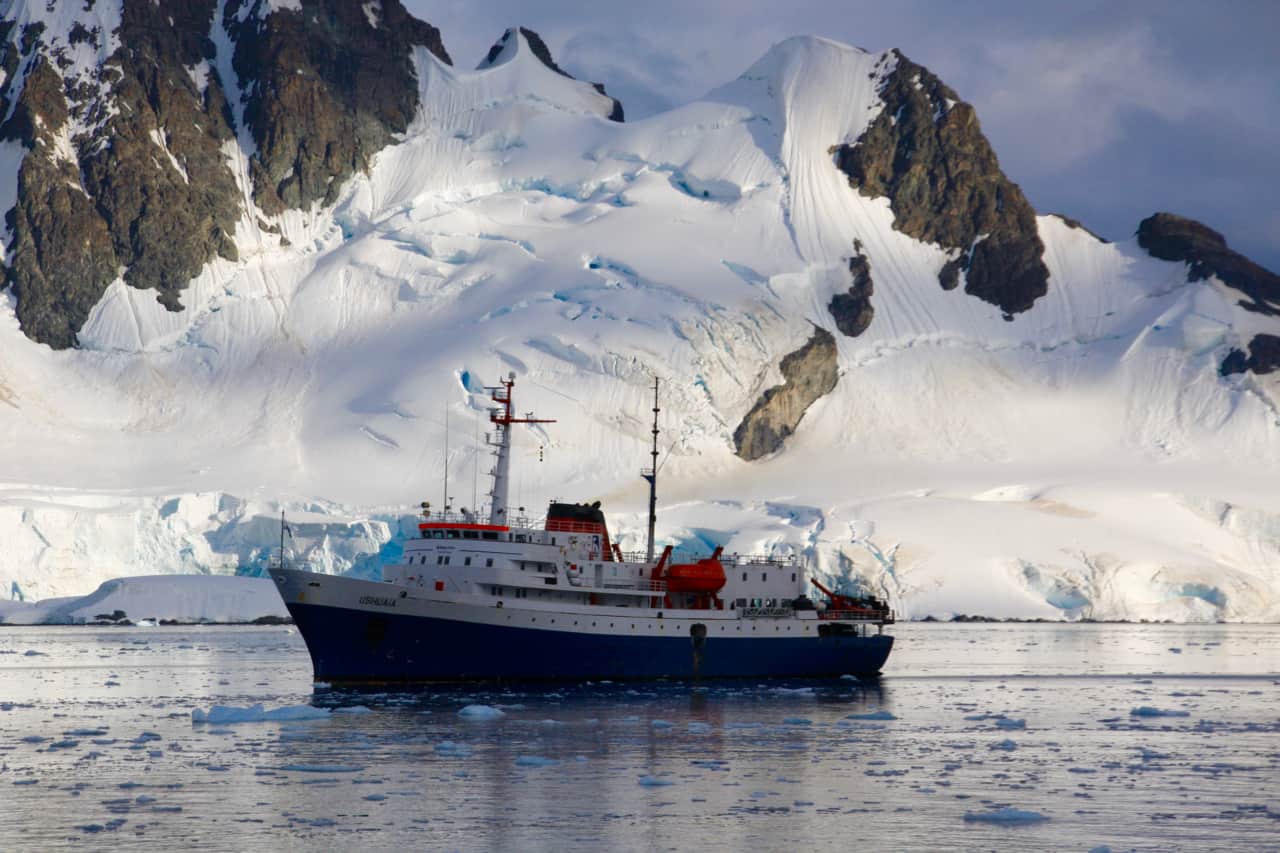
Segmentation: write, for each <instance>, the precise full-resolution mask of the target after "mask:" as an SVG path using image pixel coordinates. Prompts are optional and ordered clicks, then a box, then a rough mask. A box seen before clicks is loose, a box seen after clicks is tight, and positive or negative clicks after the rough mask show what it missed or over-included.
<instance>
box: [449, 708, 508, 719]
mask: <svg viewBox="0 0 1280 853" xmlns="http://www.w3.org/2000/svg"><path fill="white" fill-rule="evenodd" d="M458 716H459V717H466V718H467V719H468V720H496V719H498V717H505V716H506V712H505V711H502V710H499V709H498V708H495V707H493V706H492V705H467V706H466V707H465V708H463V709H462V710H460V711H458Z"/></svg>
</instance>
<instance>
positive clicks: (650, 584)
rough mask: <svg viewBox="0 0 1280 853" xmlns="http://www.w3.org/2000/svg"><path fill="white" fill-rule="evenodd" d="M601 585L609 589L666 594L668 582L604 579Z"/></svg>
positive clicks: (644, 579) (646, 579) (641, 579)
mask: <svg viewBox="0 0 1280 853" xmlns="http://www.w3.org/2000/svg"><path fill="white" fill-rule="evenodd" d="M601 585H602V586H605V587H607V588H609V589H638V590H642V591H644V592H656V593H665V592H666V591H667V582H666V581H655V580H650V579H648V578H640V579H639V580H637V579H636V578H604V579H602V580H601Z"/></svg>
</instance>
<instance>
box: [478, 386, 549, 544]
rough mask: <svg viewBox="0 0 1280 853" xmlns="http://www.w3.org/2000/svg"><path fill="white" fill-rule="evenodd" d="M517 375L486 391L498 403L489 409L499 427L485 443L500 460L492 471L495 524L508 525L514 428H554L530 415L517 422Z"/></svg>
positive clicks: (490, 416) (491, 513) (491, 499)
mask: <svg viewBox="0 0 1280 853" xmlns="http://www.w3.org/2000/svg"><path fill="white" fill-rule="evenodd" d="M515 384H516V374H515V371H512V372H511V373H509V374H507V378H506V379H504V380H502V384H501V385H497V386H492V387H487V388H485V390H486V391H488V392H489V394H490V395H491V396H492V398H493V402H495V403H497V404H498V405H497V406H494V407H492V408H490V409H489V423H491V424H493V425H494V427H495V430H494V433H493V434H492V435H486V436H485V441H486V442H487V443H488V444H489V445H490V446H491V447H493V448H494V451H493V455H494V456H495V457H496V458H497V461H496V463H495V464H494V466H493V470H492V471H490V472H489V473H490V475H492V477H493V488H492V490H490V492H489V499H490V507H489V517H490V521H491V522H492V523H493V524H506V523H507V516H508V513H507V498H508V495H509V494H510V491H511V426H512V424H553V423H555V421H554V420H547V419H545V418H535V417H534V416H533V412H529V413H528V414H527V415H526V416H525V417H523V418H517V417H515V415H514V414H513V413H512V409H511V389H512V388H514V387H515Z"/></svg>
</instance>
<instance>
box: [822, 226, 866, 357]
mask: <svg viewBox="0 0 1280 853" xmlns="http://www.w3.org/2000/svg"><path fill="white" fill-rule="evenodd" d="M854 250H855V252H856V254H855V255H854V256H853V257H852V258H850V259H849V274H850V275H851V276H853V285H852V286H851V287H850V288H849V290H848V291H847V292H845V293H837V294H836V295H835V296H833V297H831V304H830V305H828V306H827V310H829V311H830V312H831V316H832V317H834V318H835V321H836V328H837V329H839V330H840V333H841V334H844V335H848V336H849V337H851V338H856V337H857V336H858V335H860V334H862V333H863V332H865V331H866V330H867V327H868V326H870V325H871V319H872V318H873V317H874V316H875V313H876V312H875V309H874V308H873V307H872V306H871V295H872V293H873V292H874V291H875V285H874V284H873V282H872V281H871V265H870V264H869V263H867V258H866V255H864V254H862V244H861V243H856V244H855V245H854Z"/></svg>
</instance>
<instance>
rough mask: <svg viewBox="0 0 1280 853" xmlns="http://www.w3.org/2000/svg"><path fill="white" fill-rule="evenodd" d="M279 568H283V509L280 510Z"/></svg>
mask: <svg viewBox="0 0 1280 853" xmlns="http://www.w3.org/2000/svg"><path fill="white" fill-rule="evenodd" d="M280 568H282V569H283V568H284V510H283V509H282V510H280Z"/></svg>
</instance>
